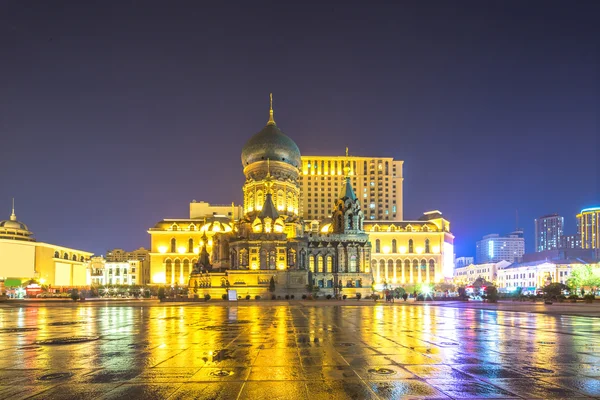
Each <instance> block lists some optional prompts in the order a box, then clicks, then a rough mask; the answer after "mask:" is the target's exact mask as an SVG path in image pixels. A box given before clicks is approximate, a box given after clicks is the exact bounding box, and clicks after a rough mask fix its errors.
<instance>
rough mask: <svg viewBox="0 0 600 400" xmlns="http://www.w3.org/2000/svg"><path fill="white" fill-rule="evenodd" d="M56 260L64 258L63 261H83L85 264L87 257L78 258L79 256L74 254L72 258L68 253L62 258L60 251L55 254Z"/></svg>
mask: <svg viewBox="0 0 600 400" xmlns="http://www.w3.org/2000/svg"><path fill="white" fill-rule="evenodd" d="M54 258H62V259H63V260H72V261H78V260H79V261H81V262H84V261H85V257H84V256H79V257H77V254H73V255H72V256H69V254H68V253H64V254H63V256H62V257H61V256H60V252H59V251H55V252H54Z"/></svg>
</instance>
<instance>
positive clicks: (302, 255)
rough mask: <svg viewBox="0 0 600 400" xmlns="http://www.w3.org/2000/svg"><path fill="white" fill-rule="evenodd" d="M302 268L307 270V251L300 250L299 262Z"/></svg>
mask: <svg viewBox="0 0 600 400" xmlns="http://www.w3.org/2000/svg"><path fill="white" fill-rule="evenodd" d="M299 261H300V262H299V264H300V268H302V269H306V250H304V249H302V250H300V260H299Z"/></svg>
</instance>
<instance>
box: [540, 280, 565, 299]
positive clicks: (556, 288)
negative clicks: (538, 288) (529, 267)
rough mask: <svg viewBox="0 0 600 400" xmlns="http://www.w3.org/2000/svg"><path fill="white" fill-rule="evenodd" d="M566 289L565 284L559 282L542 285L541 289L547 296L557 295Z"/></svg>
mask: <svg viewBox="0 0 600 400" xmlns="http://www.w3.org/2000/svg"><path fill="white" fill-rule="evenodd" d="M566 289H568V288H567V285H565V284H562V283H559V282H554V283H551V284H549V285H546V286H544V288H543V289H542V290H543V291H544V294H545V295H546V296H547V297H558V296H560V295H561V294H562V291H563V290H566Z"/></svg>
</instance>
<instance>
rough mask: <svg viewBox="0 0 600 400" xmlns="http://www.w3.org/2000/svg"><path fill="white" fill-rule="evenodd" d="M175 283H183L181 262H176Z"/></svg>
mask: <svg viewBox="0 0 600 400" xmlns="http://www.w3.org/2000/svg"><path fill="white" fill-rule="evenodd" d="M173 283H182V282H181V261H180V260H175V282H173Z"/></svg>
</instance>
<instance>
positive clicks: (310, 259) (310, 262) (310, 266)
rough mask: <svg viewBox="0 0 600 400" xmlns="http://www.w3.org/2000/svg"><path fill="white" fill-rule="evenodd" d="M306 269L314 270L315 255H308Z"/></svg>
mask: <svg viewBox="0 0 600 400" xmlns="http://www.w3.org/2000/svg"><path fill="white" fill-rule="evenodd" d="M308 270H309V271H311V272H315V256H313V255H312V254H311V255H310V256H308Z"/></svg>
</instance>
